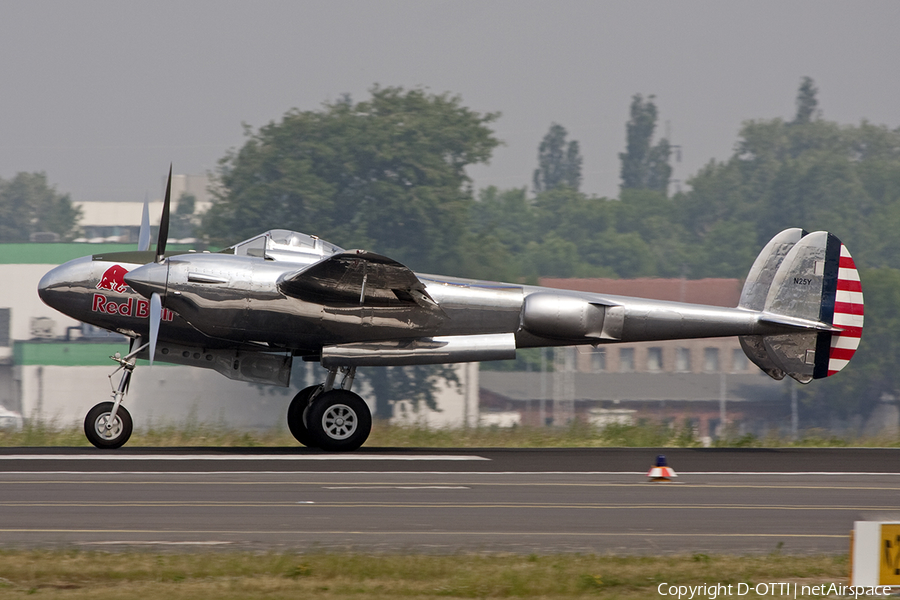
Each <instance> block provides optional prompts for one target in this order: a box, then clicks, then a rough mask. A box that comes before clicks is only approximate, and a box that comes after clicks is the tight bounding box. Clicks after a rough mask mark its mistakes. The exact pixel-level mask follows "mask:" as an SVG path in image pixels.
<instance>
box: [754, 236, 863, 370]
mask: <svg viewBox="0 0 900 600" xmlns="http://www.w3.org/2000/svg"><path fill="white" fill-rule="evenodd" d="M739 306H740V307H742V308H746V309H749V310H754V311H760V312H763V313H767V314H769V315H772V316H773V317H778V316H784V317H793V318H799V319H804V320H807V321H811V322H817V323H820V324H825V325H828V326H833V327H832V329H833V330H832V331H822V330H814V329H811V330H802V329H801V330H798V331H796V332H791V333H784V334H778V335H766V336H742V337H741V338H740V341H741V346H742V347H743V349H744V352H745V354H747V357H748V358H749V359H750V360H752V361H753V362H754V363H755V364H756V365H757V366H759V367H760V368H761V369H762V370H763V371H765V372H766V373H768V374H769V375H770V376H771V377H773V378H775V379H781V378H783V377H784V376H785V375H790V376H791V377H793V378H794V379H796V380H797V381H800V382H802V383H808V382H809V381H811V380H813V379H820V378H822V377H828V376H829V375H833V374H835V373H837V372H838V371H840V370H841V369H843V368H844V367H845V366H846V365H847V363H848V362H849V361H850V358H852V356H853V354H854V353H855V352H856V348H857V347H858V346H859V340H860V337H861V336H862V323H863V299H862V289H861V287H860V282H859V273H858V272H857V270H856V266H855V264H854V262H853V258H851V256H850V253H849V252H848V251H847V248H846V247H845V246H844V245H843V244H842V243H841V241H840V240H839V239H838V238H837V237H836V236H834V235H832V234H830V233H827V232H825V231H817V232H814V233H810V234H807V233H805V232H803V231H801V230H799V229H788V230H785V231H782V232H781V233H779V234H778V235H776V236H775V237H774V238H773V239H772V241H770V242H769V244H768V245H767V246H766V247H765V248H764V249H763V251H762V252H761V253H760V255H759V257H758V258H757V259H756V261H755V262H754V263H753V267H752V268H751V269H750V273H749V275H748V277H747V281H746V283H745V284H744V290H743V292H742V294H741V302H740V305H739Z"/></svg>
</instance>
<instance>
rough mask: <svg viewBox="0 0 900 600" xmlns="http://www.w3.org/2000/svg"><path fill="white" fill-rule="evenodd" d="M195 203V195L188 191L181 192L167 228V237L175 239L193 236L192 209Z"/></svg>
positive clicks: (194, 226)
mask: <svg viewBox="0 0 900 600" xmlns="http://www.w3.org/2000/svg"><path fill="white" fill-rule="evenodd" d="M196 205H197V197H196V196H194V195H193V194H190V193H188V192H184V193H182V194H181V197H179V198H178V204H177V206H176V208H175V212H174V213H173V214H172V224H171V226H170V229H169V237H170V238H172V239H175V240H180V239H184V238H192V237H194V230H195V229H196V225H195V223H194V210H195V209H196Z"/></svg>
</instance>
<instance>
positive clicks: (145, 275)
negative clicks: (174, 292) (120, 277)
mask: <svg viewBox="0 0 900 600" xmlns="http://www.w3.org/2000/svg"><path fill="white" fill-rule="evenodd" d="M168 279H169V265H168V264H167V263H162V264H160V263H149V264H146V265H144V266H142V267H138V268H137V269H134V270H133V271H129V272H128V273H126V274H125V283H127V284H128V285H129V286H131V289H133V290H134V291H136V292H137V293H139V294H140V295H141V296H144V297H145V298H149V297H150V296H151V295H152V294H153V293H157V294H159V295H160V296H164V295H165V293H166V285H167V283H168Z"/></svg>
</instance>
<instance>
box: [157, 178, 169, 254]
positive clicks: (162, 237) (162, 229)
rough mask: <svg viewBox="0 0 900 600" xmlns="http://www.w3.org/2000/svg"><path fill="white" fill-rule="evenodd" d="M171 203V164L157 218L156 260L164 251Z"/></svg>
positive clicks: (167, 235) (167, 237)
mask: <svg viewBox="0 0 900 600" xmlns="http://www.w3.org/2000/svg"><path fill="white" fill-rule="evenodd" d="M171 203H172V165H171V164H170V165H169V180H168V182H167V183H166V197H165V199H164V200H163V210H162V217H160V219H159V238H158V239H157V240H156V262H159V261H161V260H162V258H163V255H164V254H165V253H166V240H168V239H169V205H170V204H171Z"/></svg>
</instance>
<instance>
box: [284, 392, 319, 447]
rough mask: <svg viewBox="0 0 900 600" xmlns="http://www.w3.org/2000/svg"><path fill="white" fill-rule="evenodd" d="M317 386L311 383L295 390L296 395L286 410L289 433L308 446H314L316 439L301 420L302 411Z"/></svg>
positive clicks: (307, 404)
mask: <svg viewBox="0 0 900 600" xmlns="http://www.w3.org/2000/svg"><path fill="white" fill-rule="evenodd" d="M319 387H321V386H318V385H311V386H309V387H308V388H303V389H302V390H300V391H299V392H297V395H296V396H294V399H293V400H291V404H290V406H288V411H287V424H288V429H290V431H291V435H292V436H294V439H295V440H297V441H298V442H300V443H301V444H303V445H304V446H306V447H308V448H315V447H316V446H317V444H316V439H315V438H314V437H313V435H312V434H311V433H310V432H309V429H308V428H307V427H306V423H304V421H303V411H305V410H306V409H307V408H308V407H309V398H310V396H312V395H313V392H315V391H316V390H318V389H319Z"/></svg>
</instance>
